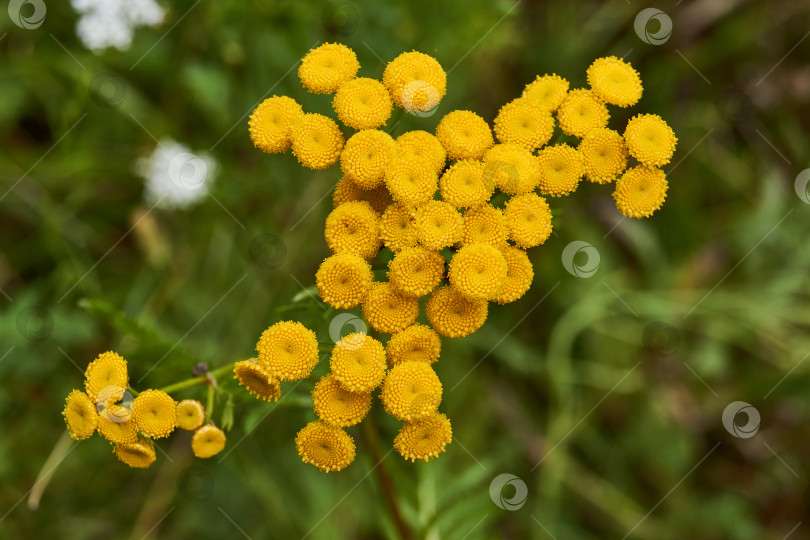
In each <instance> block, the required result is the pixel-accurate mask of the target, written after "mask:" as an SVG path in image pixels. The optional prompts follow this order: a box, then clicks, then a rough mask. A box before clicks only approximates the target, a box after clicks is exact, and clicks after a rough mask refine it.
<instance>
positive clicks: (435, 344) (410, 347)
mask: <svg viewBox="0 0 810 540" xmlns="http://www.w3.org/2000/svg"><path fill="white" fill-rule="evenodd" d="M441 350H442V340H441V338H440V337H439V334H437V333H436V331H435V330H433V329H432V328H431V327H429V326H425V325H424V324H419V323H414V324H412V325H411V326H409V327H408V328H406V329H405V330H402V331H401V332H397V333H396V334H394V335H393V336H391V339H389V340H388V343H386V345H385V356H386V358H387V359H388V365H389V366H391V367H393V366H395V365H397V364H401V363H403V362H424V363H426V364H432V363H433V362H435V361H436V360H438V359H439V354H440V353H441Z"/></svg>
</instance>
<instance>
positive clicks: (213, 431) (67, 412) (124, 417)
mask: <svg viewBox="0 0 810 540" xmlns="http://www.w3.org/2000/svg"><path fill="white" fill-rule="evenodd" d="M132 394H137V395H136V396H135V398H134V399H133V398H132ZM205 412H206V411H205V407H203V405H202V403H200V402H199V401H196V400H193V399H185V400H183V401H180V402H179V403H178V402H176V401H175V400H174V399H173V398H172V397H171V396H170V395H169V394H168V393H166V392H164V391H162V390H144V391H143V392H140V393H136V392H135V391H134V390H132V389H131V388H130V387H129V374H128V372H127V361H126V360H125V359H124V358H123V357H122V356H121V355H119V354H117V353H115V352H112V351H108V352H105V353H103V354H100V355H99V356H98V357H97V358H96V359H95V360H93V361H92V362H90V364H89V365H88V366H87V370H86V371H85V381H84V391H81V390H73V391H71V392H70V394H68V396H67V398H66V400H65V408H64V410H63V412H62V415H63V416H64V418H65V423H66V424H67V428H68V432H69V433H70V436H71V437H73V438H74V439H76V440H83V439H88V438H90V437H91V436H92V435H93V434H94V433H96V432H98V434H99V435H101V436H102V437H104V438H105V439H107V440H108V441H109V442H110V443H112V445H113V453H114V454H115V455H116V457H118V459H119V460H121V461H122V462H124V463H126V464H127V465H129V466H130V467H134V468H147V467H149V466H150V465H152V463H154V462H155V445H154V442H153V441H154V439H160V438H163V437H168V436H169V435H171V434H172V432H173V431H174V430H175V428H180V429H183V430H187V431H193V432H194V435H193V436H192V439H191V449H192V451H193V452H194V455H196V456H197V457H200V458H208V457H211V456H213V455H215V454H217V453H219V452H220V451H221V450H222V449H223V448H224V447H225V433H224V432H223V431H222V430H220V429H219V428H218V427H216V426H214V425H213V424H211V423H206V414H205Z"/></svg>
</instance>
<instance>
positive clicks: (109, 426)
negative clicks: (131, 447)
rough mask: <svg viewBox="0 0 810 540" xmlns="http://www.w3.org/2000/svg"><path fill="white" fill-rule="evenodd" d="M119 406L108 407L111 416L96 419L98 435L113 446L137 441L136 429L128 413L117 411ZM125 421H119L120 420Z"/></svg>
mask: <svg viewBox="0 0 810 540" xmlns="http://www.w3.org/2000/svg"><path fill="white" fill-rule="evenodd" d="M119 407H122V406H121V405H113V406H111V407H110V409H111V411H112V414H110V415H108V416H99V417H98V428H97V429H98V432H99V434H100V435H101V436H102V437H104V438H105V439H107V440H108V441H110V442H111V443H115V444H126V443H134V442H135V441H137V440H138V428H137V426H136V425H135V421H134V420H133V419H132V418H129V415H128V413H126V414H125V413H123V412H120V411H118V408H119ZM124 417H125V418H127V420H124V421H123V422H122V421H121V418H124Z"/></svg>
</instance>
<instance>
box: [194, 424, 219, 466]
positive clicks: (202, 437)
mask: <svg viewBox="0 0 810 540" xmlns="http://www.w3.org/2000/svg"><path fill="white" fill-rule="evenodd" d="M224 448H225V432H224V431H222V430H221V429H219V428H218V427H217V426H215V425H213V424H206V425H204V426H202V427H200V428H198V429H197V431H195V432H194V435H193V436H192V437H191V451H192V452H194V455H195V456H197V457H198V458H202V459H208V458H210V457H213V456H215V455H217V454H219V453H220V452H222V450H223V449H224Z"/></svg>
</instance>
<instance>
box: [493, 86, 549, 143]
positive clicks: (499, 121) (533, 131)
mask: <svg viewBox="0 0 810 540" xmlns="http://www.w3.org/2000/svg"><path fill="white" fill-rule="evenodd" d="M553 134H554V118H552V116H551V112H549V111H548V110H545V109H542V108H541V107H540V106H538V105H535V104H534V103H533V102H532V101H531V100H529V99H524V98H518V99H515V100H512V101H510V102H509V103H507V104H506V105H504V106H503V107H501V110H500V111H498V115H497V116H496V117H495V136H496V137H497V138H498V140H499V141H500V142H501V143H513V144H517V145H518V146H522V147H523V148H526V149H527V150H534V149H535V148H540V147H541V146H543V145H544V144H546V143H547V142H548V141H549V139H551V136H552V135H553Z"/></svg>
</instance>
